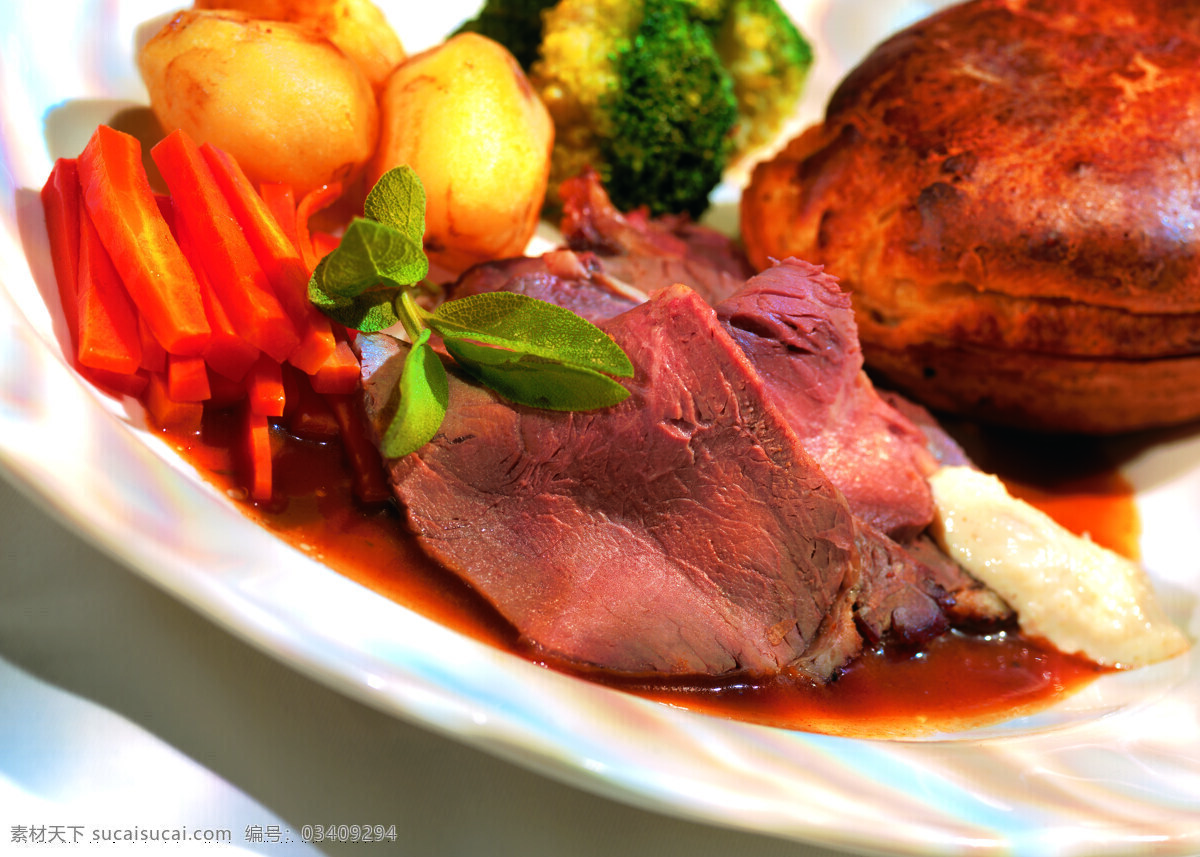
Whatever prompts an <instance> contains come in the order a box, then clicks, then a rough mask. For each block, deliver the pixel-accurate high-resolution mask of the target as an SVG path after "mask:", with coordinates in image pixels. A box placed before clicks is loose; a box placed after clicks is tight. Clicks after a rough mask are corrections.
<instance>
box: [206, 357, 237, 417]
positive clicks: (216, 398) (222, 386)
mask: <svg viewBox="0 0 1200 857" xmlns="http://www.w3.org/2000/svg"><path fill="white" fill-rule="evenodd" d="M208 389H209V392H210V393H211V396H210V398H209V399H208V401H207V402H205V403H204V404H205V405H206V406H207V407H210V408H227V407H229V406H230V405H233V404H236V403H238V402H240V401H242V399H244V398H246V381H245V377H242V378H239V379H238V380H236V381H235V380H232V379H230V378H227V377H225V376H224V375H222V374H221V373H220V372H217V371H216V370H214V369H213V368H212V367H211V366H210V367H208Z"/></svg>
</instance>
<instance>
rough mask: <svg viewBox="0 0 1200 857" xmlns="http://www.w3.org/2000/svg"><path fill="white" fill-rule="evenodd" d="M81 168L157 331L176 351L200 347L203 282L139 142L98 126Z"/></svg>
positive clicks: (121, 264) (88, 195) (115, 256)
mask: <svg viewBox="0 0 1200 857" xmlns="http://www.w3.org/2000/svg"><path fill="white" fill-rule="evenodd" d="M78 169H79V181H80V186H81V188H82V191H83V202H84V205H85V206H86V208H87V211H88V213H89V214H90V215H91V216H92V221H93V223H95V225H96V231H97V233H98V234H99V235H100V240H101V241H102V242H103V243H104V247H105V249H106V250H108V254H109V257H110V258H111V259H112V262H113V265H114V266H115V267H116V269H117V271H118V273H119V274H120V276H121V280H122V281H123V282H124V284H125V287H126V289H128V291H129V295H130V297H132V298H133V302H134V304H136V306H137V308H138V312H139V313H141V315H142V317H143V318H145V320H146V325H147V326H148V327H149V328H150V331H151V332H152V333H153V334H154V337H155V338H156V339H157V340H158V341H159V342H160V343H161V344H162V346H163V347H164V348H165V349H166V350H167V351H170V352H172V353H174V354H200V353H202V352H203V351H204V348H205V346H206V345H207V344H208V338H209V334H210V330H209V326H208V319H207V318H206V317H205V315H204V307H203V306H202V305H201V302H200V288H199V285H198V284H197V282H196V275H195V274H194V273H193V272H192V268H191V266H190V265H189V264H188V263H187V260H186V259H184V257H183V253H181V252H180V250H179V245H178V244H176V243H175V239H174V238H173V237H172V236H171V231H170V229H168V228H167V223H166V221H165V220H163V218H162V215H161V214H160V212H159V210H158V205H157V203H156V202H155V200H154V193H153V191H152V190H151V189H150V182H149V180H148V179H147V178H146V171H145V168H144V167H143V165H142V146H141V143H139V142H138V140H137V138H135V137H132V136H130V135H129V134H125V133H123V132H121V131H117V130H114V129H112V128H109V127H108V126H106V125H101V126H100V127H98V128H97V129H96V132H95V133H94V134H93V135H92V138H91V140H89V141H88V144H87V146H86V147H85V148H84V150H83V153H82V154H80V156H79V158H78Z"/></svg>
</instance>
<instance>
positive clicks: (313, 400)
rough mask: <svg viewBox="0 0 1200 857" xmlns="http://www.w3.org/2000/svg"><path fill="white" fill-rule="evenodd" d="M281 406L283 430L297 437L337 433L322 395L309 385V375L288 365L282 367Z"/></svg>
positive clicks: (328, 435) (324, 436)
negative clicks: (282, 391)
mask: <svg viewBox="0 0 1200 857" xmlns="http://www.w3.org/2000/svg"><path fill="white" fill-rule="evenodd" d="M283 389H284V409H283V419H284V421H285V423H286V425H287V429H288V431H289V432H291V433H292V434H294V435H296V436H297V437H305V438H320V439H328V438H333V437H337V436H338V434H339V433H340V432H341V429H340V428H339V427H338V422H337V418H336V417H335V416H334V415H333V411H332V410H331V409H330V407H329V403H328V402H327V401H325V397H324V396H322V395H321V394H320V393H317V392H316V391H315V390H313V388H312V384H311V383H310V382H309V378H308V376H307V375H305V374H304V373H303V372H301V371H299V370H298V369H295V368H293V367H291V366H288V365H285V366H283Z"/></svg>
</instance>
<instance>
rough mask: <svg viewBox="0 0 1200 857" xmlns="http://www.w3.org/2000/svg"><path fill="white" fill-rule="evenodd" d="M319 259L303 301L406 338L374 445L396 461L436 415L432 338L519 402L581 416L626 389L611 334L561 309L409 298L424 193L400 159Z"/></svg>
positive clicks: (514, 301)
mask: <svg viewBox="0 0 1200 857" xmlns="http://www.w3.org/2000/svg"><path fill="white" fill-rule="evenodd" d="M364 215H365V216H364V217H356V218H355V219H354V220H353V221H351V223H350V225H349V226H348V227H347V228H346V232H345V234H344V235H343V237H342V241H341V244H340V245H339V246H338V248H337V249H336V250H334V251H333V252H332V253H330V254H329V255H327V256H326V257H325V258H323V259H322V260H321V261H320V263H318V265H317V267H316V270H315V271H313V275H312V278H311V280H310V281H309V284H308V297H309V300H311V301H312V302H313V304H314V305H316V306H317V307H318V308H319V309H320V310H321V311H322V312H324V313H325V314H326V315H328V316H329V317H330V318H332V319H334V320H335V321H337V322H339V323H341V324H343V325H345V326H346V327H348V328H352V329H354V330H359V331H362V332H364V333H374V332H378V331H382V330H385V329H387V328H390V327H393V326H394V325H397V324H399V325H401V326H402V327H403V329H404V331H405V334H406V335H407V336H408V340H409V342H410V343H411V348H410V349H409V352H408V356H407V357H406V358H405V363H404V367H403V370H402V372H401V376H400V383H399V395H400V400H399V403H398V406H397V408H396V412H395V416H394V417H393V418H392V421H391V423H390V424H389V425H388V426H387V428H386V429H385V431H384V433H383V441H382V444H381V446H382V452H383V454H384V455H385V456H387V457H389V458H399V457H401V456H404V455H408V454H409V453H410V452H415V451H416V450H418V449H420V448H421V447H422V446H423V445H425V444H426V443H428V442H429V441H430V440H431V439H432V438H433V436H434V435H435V434H437V430H438V428H439V427H440V426H441V424H442V420H443V419H444V418H445V416H446V407H447V402H448V398H449V395H448V390H449V384H448V380H447V376H446V369H445V366H443V364H442V361H441V358H440V357H439V356H438V354H437V353H436V352H435V351H434V348H433V345H432V343H431V341H430V340H431V336H432V334H434V333H436V334H437V335H438V336H439V337H441V340H442V345H443V347H444V348H445V350H446V352H447V353H448V354H449V355H450V356H451V357H453V358H454V361H455V363H457V364H458V365H459V367H460V368H461V369H462V370H463V371H464V372H465V373H466V374H468V375H469V376H471V377H472V378H474V379H475V380H476V381H478V382H479V383H481V384H483V385H484V386H486V387H489V388H490V389H492V390H494V391H495V392H497V393H499V394H500V395H501V396H503V397H504V398H506V399H508V400H510V401H512V402H515V403H517V404H522V405H530V406H532V407H536V408H547V409H551V410H563V411H581V410H592V409H595V408H603V407H607V406H609V405H615V404H617V403H618V402H621V401H623V400H624V399H625V398H627V397H628V396H629V391H628V390H626V389H625V387H623V386H622V385H621V384H620V383H618V382H617V381H616V380H614V378H613V377H610V376H615V377H617V378H628V377H631V376H632V375H633V365H632V364H631V363H630V362H629V358H628V357H627V356H626V354H625V352H624V351H622V350H621V348H620V346H618V345H617V344H616V343H615V342H614V341H613V340H612V338H611V337H609V336H608V335H607V334H606V333H604V331H602V330H600V328H598V327H596V326H595V325H594V324H592V323H591V322H589V321H587V320H585V319H583V318H580V317H579V316H578V315H576V314H575V313H573V312H571V311H570V310H567V309H563V308H562V307H559V306H555V305H554V304H550V303H547V302H545V301H540V300H537V299H536V298H531V297H528V296H526V295H521V294H517V293H515V292H493V293H488V294H480V295H471V296H469V297H465V298H459V299H457V300H452V301H446V302H444V303H442V304H441V305H439V306H438V307H437V309H435V310H433V311H432V312H430V311H429V310H426V309H424V308H423V307H421V306H420V305H419V304H418V303H417V302H416V300H415V298H414V294H415V293H416V292H417V290H418V288H419V287H420V285H421V283H422V282H423V281H424V279H425V277H426V276H428V274H429V260H428V258H427V257H426V255H425V250H424V245H423V239H424V236H425V191H424V188H423V187H422V186H421V180H420V179H419V178H418V177H417V174H416V173H415V172H414V171H413V170H412V169H411V168H410V167H407V166H403V167H396V168H394V169H392V170H389V171H388V172H387V173H385V174H384V175H383V176H382V177H381V178H380V179H379V181H378V182H377V183H376V184H375V187H373V188H372V189H371V192H370V193H369V194H368V195H367V199H366V203H365V205H364Z"/></svg>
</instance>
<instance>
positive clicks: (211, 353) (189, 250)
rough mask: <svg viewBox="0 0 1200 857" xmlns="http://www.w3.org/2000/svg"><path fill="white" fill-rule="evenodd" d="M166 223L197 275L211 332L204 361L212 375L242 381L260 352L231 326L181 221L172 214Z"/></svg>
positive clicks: (186, 228)
mask: <svg viewBox="0 0 1200 857" xmlns="http://www.w3.org/2000/svg"><path fill="white" fill-rule="evenodd" d="M169 222H170V224H171V228H172V229H173V230H174V231H175V237H176V239H177V240H178V241H179V247H180V249H182V250H183V255H184V256H185V257H186V258H187V260H188V261H189V262H191V263H192V267H193V268H194V269H195V271H196V279H197V280H198V281H199V283H200V297H201V300H202V301H203V303H204V312H205V315H207V316H208V323H209V326H210V327H211V328H212V337H211V338H210V339H209V341H208V348H206V349H204V360H205V362H206V363H208V365H209V366H210V367H211V368H212V369H213V370H214V371H216V372H218V373H220V374H221V375H224V376H225V377H226V378H228V379H230V380H231V381H241V380H242V378H244V377H246V373H247V372H248V371H249V370H250V367H251V366H253V365H254V361H255V360H257V359H258V355H259V353H260V352H259V350H258V349H257V348H255V347H254V346H253V345H251V344H250V343H249V342H247V341H246V340H245V339H243V338H242V336H241V334H240V333H238V331H237V329H236V328H235V327H234V324H233V322H232V321H230V320H229V314H228V313H227V312H225V308H224V307H223V306H222V305H221V301H220V299H219V298H218V297H217V293H216V291H215V290H214V289H213V286H212V282H211V281H210V280H209V279H208V273H207V272H206V271H205V270H204V267H203V265H202V263H201V260H200V254H199V251H198V250H197V248H196V242H195V241H193V240H192V235H191V233H190V232H189V231H188V227H187V224H186V223H185V222H184V221H183V220H182V219H180V218H176V217H174V212H173V211H172V214H171V217H170V218H169Z"/></svg>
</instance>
